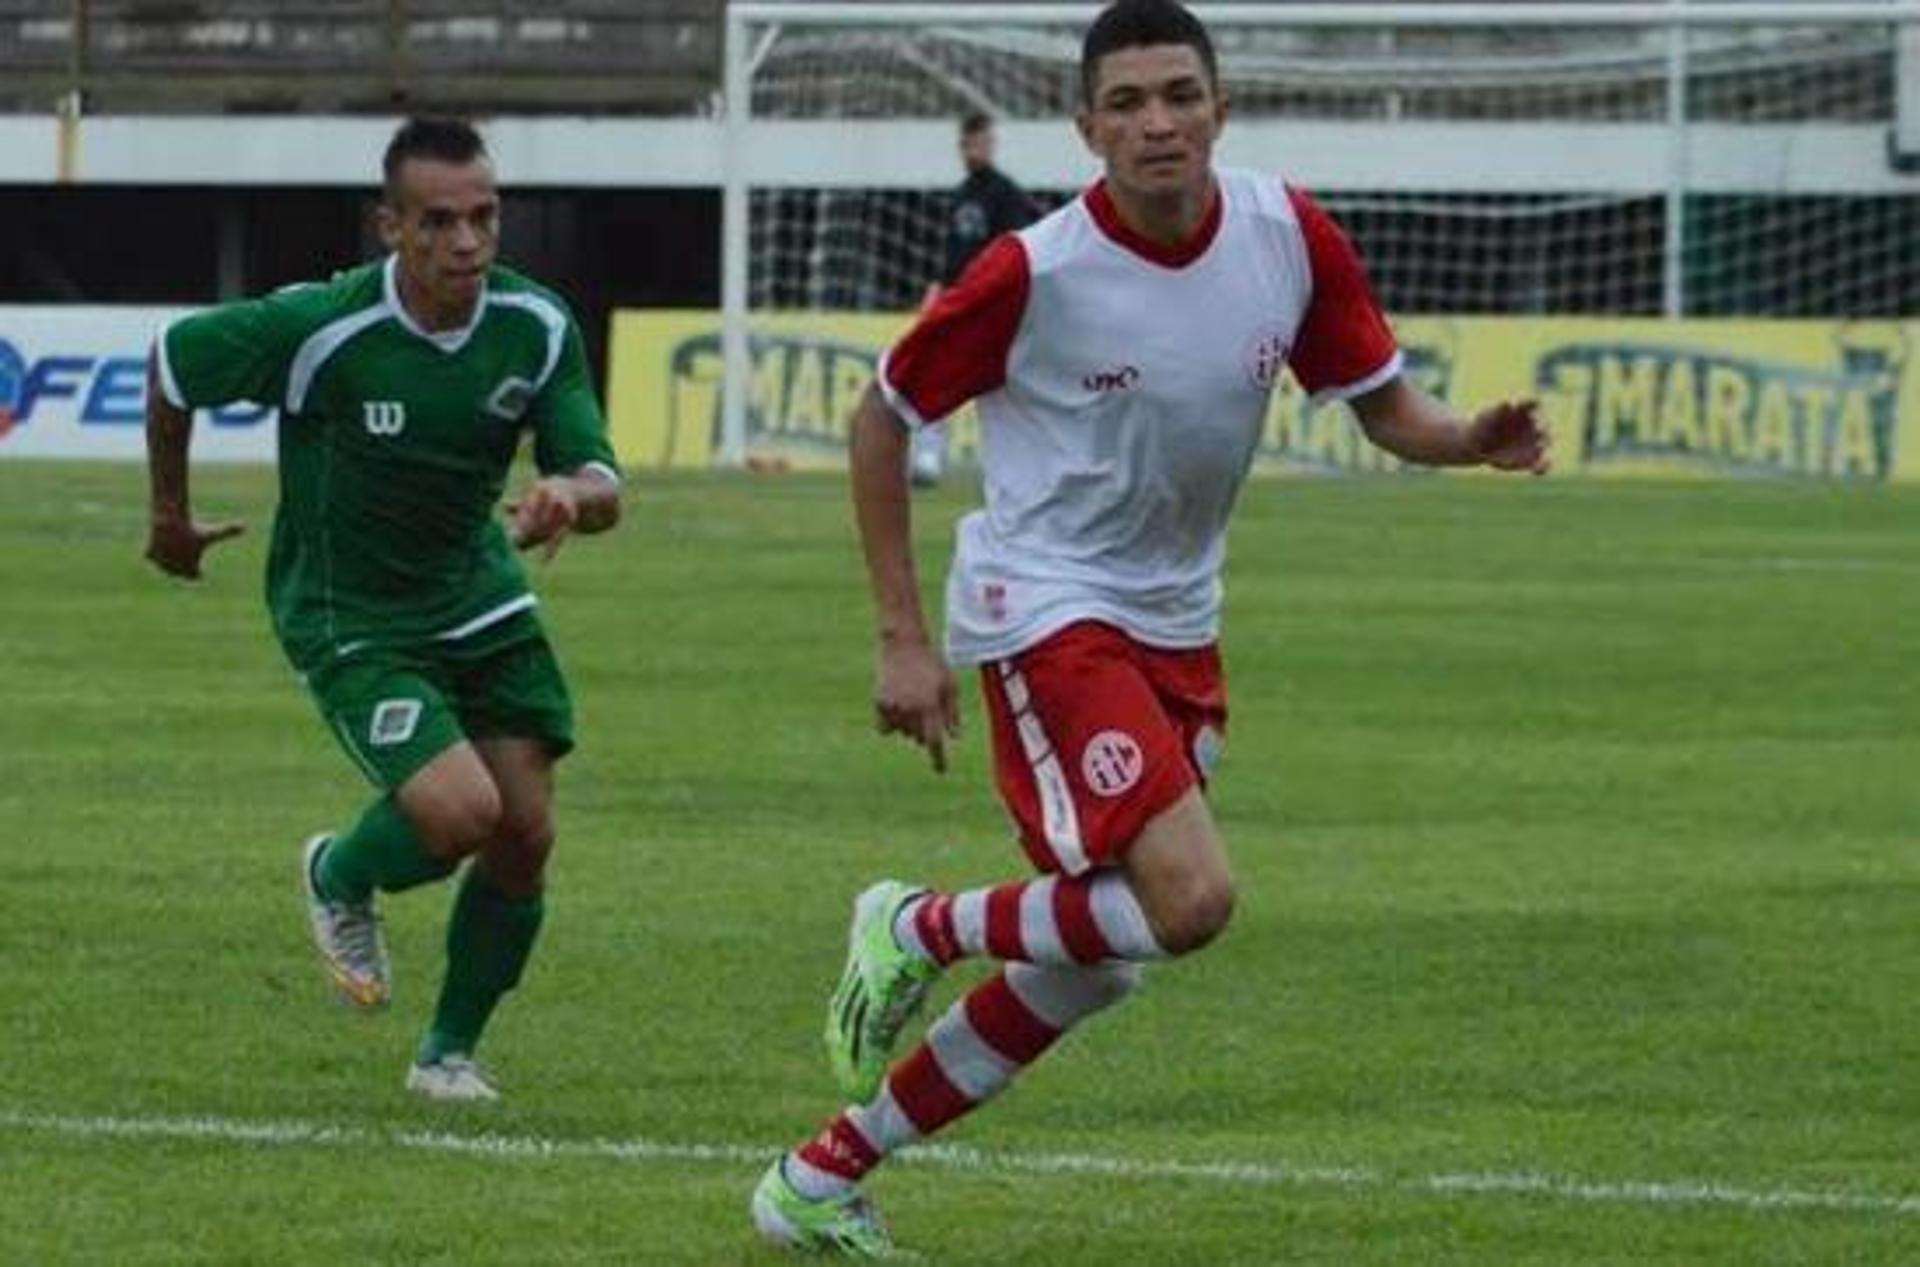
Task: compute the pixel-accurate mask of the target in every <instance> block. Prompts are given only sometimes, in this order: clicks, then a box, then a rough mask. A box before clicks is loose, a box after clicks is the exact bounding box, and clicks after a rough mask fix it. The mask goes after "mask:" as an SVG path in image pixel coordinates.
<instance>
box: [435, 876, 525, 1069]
mask: <svg viewBox="0 0 1920 1267" xmlns="http://www.w3.org/2000/svg"><path fill="white" fill-rule="evenodd" d="M545 913H546V902H545V899H544V897H543V896H542V895H541V894H539V893H536V894H534V895H533V896H532V897H524V898H511V897H507V896H506V895H505V894H502V893H501V892H499V891H498V890H496V889H495V888H494V887H493V886H492V885H490V884H488V883H487V882H486V881H485V880H484V879H482V878H481V876H480V871H479V868H478V867H468V868H467V874H466V876H465V878H463V879H462V880H461V882H460V894H459V896H458V897H456V898H455V899H454V901H453V917H452V918H451V919H450V920H449V921H448V922H447V979H446V981H445V982H444V983H442V985H441V987H440V1003H439V1006H438V1007H436V1008H435V1009H434V1012H433V1025H432V1027H431V1028H429V1029H428V1030H427V1039H426V1042H425V1043H424V1044H423V1045H422V1046H421V1048H420V1059H421V1061H422V1062H423V1063H424V1062H429V1061H434V1060H438V1059H440V1057H442V1056H445V1055H449V1054H451V1053H455V1052H458V1053H460V1054H462V1055H472V1054H473V1049H474V1048H475V1047H476V1046H477V1045H478V1044H479V1042H480V1031H481V1030H483V1029H485V1028H486V1026H487V1018H488V1017H490V1016H492V1015H493V1009H494V1005H495V1004H497V1003H499V1002H500V1000H501V998H502V997H503V996H504V995H505V994H506V992H507V991H509V990H511V989H513V987H514V986H516V985H518V984H519V983H520V972H521V970H522V969H523V968H525V967H526V966H527V959H528V957H529V956H531V955H532V954H533V941H534V938H536V937H538V936H539V935H540V920H541V917H542V916H543V915H545Z"/></svg>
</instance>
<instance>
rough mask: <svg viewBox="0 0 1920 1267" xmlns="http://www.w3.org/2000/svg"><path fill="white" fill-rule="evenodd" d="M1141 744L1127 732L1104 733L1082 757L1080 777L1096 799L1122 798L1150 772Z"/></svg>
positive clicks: (1084, 750) (1094, 739)
mask: <svg viewBox="0 0 1920 1267" xmlns="http://www.w3.org/2000/svg"><path fill="white" fill-rule="evenodd" d="M1146 767H1147V758H1146V754H1144V753H1142V752H1141V751H1140V743H1139V741H1138V740H1136V739H1135V738H1134V737H1133V736H1132V735H1129V734H1128V733H1127V732H1126V731H1124V730H1103V731H1101V732H1100V733H1099V734H1097V735H1095V736H1094V737H1093V738H1091V739H1089V740H1087V746H1086V747H1085V748H1084V749H1082V750H1081V753H1080V777H1081V779H1082V780H1084V781H1085V783H1086V785H1087V787H1089V788H1090V789H1092V791H1093V793H1094V795H1096V796H1119V795H1120V794H1121V793H1123V792H1125V791H1126V790H1127V789H1129V788H1131V787H1132V786H1133V785H1134V784H1136V783H1138V782H1139V781H1140V775H1141V774H1142V773H1143V772H1144V771H1145V770H1146Z"/></svg>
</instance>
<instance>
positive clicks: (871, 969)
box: [826, 880, 940, 1104]
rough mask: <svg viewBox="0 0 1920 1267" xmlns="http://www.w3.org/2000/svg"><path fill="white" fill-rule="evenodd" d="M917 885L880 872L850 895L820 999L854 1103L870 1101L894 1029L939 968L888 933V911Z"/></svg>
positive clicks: (830, 1048)
mask: <svg viewBox="0 0 1920 1267" xmlns="http://www.w3.org/2000/svg"><path fill="white" fill-rule="evenodd" d="M924 892H926V890H925V889H916V888H913V887H911V886H909V885H905V884H902V883H900V882H899V881H898V880H882V881H880V882H879V883H878V884H875V885H873V886H872V887H870V888H869V889H867V891H866V892H864V893H862V894H861V895H860V896H859V897H857V898H855V899H854V903H853V924H852V926H851V927H850V928H849V929H848V930H847V967H846V971H844V972H843V973H842V974H841V976H840V984H839V986H838V987H836V988H835V989H834V992H833V998H832V999H831V1000H829V1001H828V1003H827V1029H826V1040H827V1059H828V1060H829V1061H830V1062H831V1063H832V1065H833V1076H834V1080H835V1081H837V1082H838V1083H839V1084H840V1089H841V1090H843V1091H845V1092H846V1093H847V1094H848V1095H849V1096H851V1097H853V1100H854V1102H855V1103H856V1104H867V1103H869V1102H871V1101H872V1099H873V1097H874V1095H875V1094H876V1093H877V1092H878V1091H879V1090H880V1080H881V1078H883V1077H885V1076H886V1072H887V1062H888V1061H889V1060H890V1059H891V1058H892V1056H893V1045H894V1043H895V1042H896V1041H897V1040H898V1039H899V1037H900V1031H901V1030H902V1029H904V1028H905V1027H906V1024H907V1022H908V1021H910V1020H912V1019H913V1015H914V1013H916V1012H918V1011H919V1010H920V1005H921V1004H922V1003H924V1002H926V998H927V990H928V989H929V988H930V987H931V986H932V985H933V983H934V981H935V980H936V979H937V978H938V977H939V975H940V967H939V965H938V964H935V963H933V962H931V961H930V960H927V959H923V958H921V957H920V956H919V955H916V954H913V953H911V952H910V951H908V950H906V949H904V948H903V947H902V946H901V945H900V943H899V941H897V940H896V939H895V938H894V935H893V921H894V917H895V916H897V915H899V913H900V909H901V908H902V907H904V906H905V905H906V904H907V903H908V902H910V901H912V900H913V899H914V898H916V897H918V896H920V895H921V894H922V893H924Z"/></svg>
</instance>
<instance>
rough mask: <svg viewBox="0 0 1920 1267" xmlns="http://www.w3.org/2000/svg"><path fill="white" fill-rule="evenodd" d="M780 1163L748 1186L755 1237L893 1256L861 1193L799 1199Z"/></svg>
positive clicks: (811, 1247) (851, 1254)
mask: <svg viewBox="0 0 1920 1267" xmlns="http://www.w3.org/2000/svg"><path fill="white" fill-rule="evenodd" d="M785 1161H786V1159H785V1158H781V1159H780V1160H779V1161H776V1162H774V1163H773V1165H771V1166H769V1167H768V1168H767V1173H766V1174H764V1175H762V1176H760V1185H759V1186H758V1187H756V1188H755V1189H754V1190H753V1225H754V1226H755V1227H757V1228H759V1229H760V1235H762V1236H764V1237H766V1238H767V1239H768V1240H770V1241H772V1242H773V1243H774V1244H776V1245H784V1246H786V1247H788V1248H789V1249H803V1250H813V1251H815V1252H824V1253H829V1254H844V1255H845V1256H846V1257H848V1258H893V1257H896V1254H895V1251H894V1248H893V1237H892V1235H891V1234H889V1233H888V1231H887V1225H886V1224H885V1223H882V1222H881V1221H880V1213H879V1211H877V1210H875V1209H874V1208H873V1203H872V1202H871V1201H869V1200H867V1198H866V1195H865V1194H864V1193H862V1192H861V1191H860V1190H859V1189H858V1188H853V1189H849V1190H848V1192H847V1194H846V1195H845V1196H841V1197H827V1198H825V1199H822V1200H814V1199H812V1198H810V1197H804V1196H802V1195H800V1193H799V1192H798V1191H796V1190H795V1189H794V1186H793V1185H792V1184H790V1183H788V1182H787V1173H786V1169H785Z"/></svg>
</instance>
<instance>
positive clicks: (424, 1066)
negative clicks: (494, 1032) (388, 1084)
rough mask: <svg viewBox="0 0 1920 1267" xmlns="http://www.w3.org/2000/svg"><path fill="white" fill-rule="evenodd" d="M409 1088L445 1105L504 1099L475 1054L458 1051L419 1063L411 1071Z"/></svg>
mask: <svg viewBox="0 0 1920 1267" xmlns="http://www.w3.org/2000/svg"><path fill="white" fill-rule="evenodd" d="M407 1090H409V1091H411V1092H413V1093H414V1094H415V1095H418V1096H423V1097H425V1098H426V1099H429V1100H434V1101H437V1102H439V1103H442V1104H492V1103H493V1102H494V1101H495V1100H498V1099H499V1098H500V1092H499V1091H498V1090H497V1089H495V1087H494V1085H493V1081H492V1079H490V1078H489V1077H488V1076H487V1071H486V1070H484V1069H482V1068H481V1067H480V1065H479V1064H478V1062H476V1061H475V1060H474V1059H473V1057H471V1056H462V1055H458V1054H449V1055H445V1056H442V1057H440V1058H439V1059H438V1060H423V1061H418V1062H416V1063H415V1064H414V1065H413V1067H412V1068H410V1069H408V1070H407Z"/></svg>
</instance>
